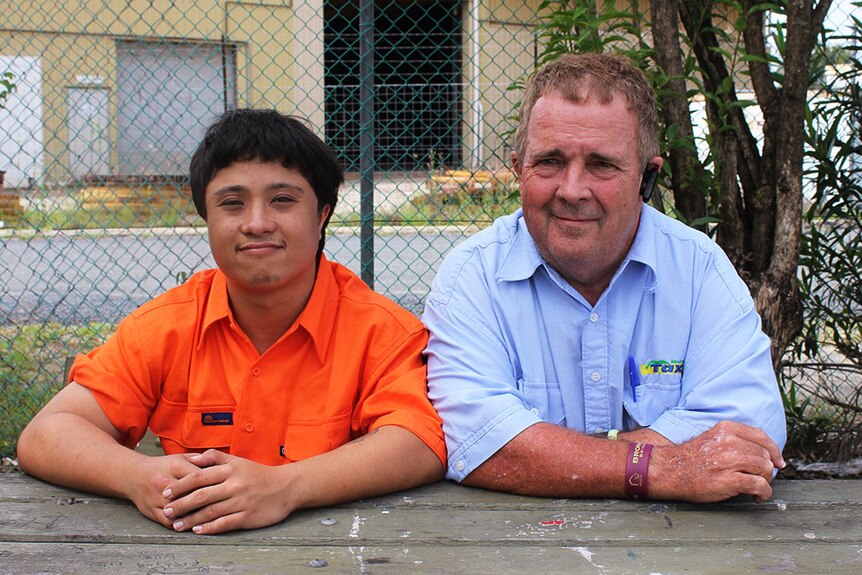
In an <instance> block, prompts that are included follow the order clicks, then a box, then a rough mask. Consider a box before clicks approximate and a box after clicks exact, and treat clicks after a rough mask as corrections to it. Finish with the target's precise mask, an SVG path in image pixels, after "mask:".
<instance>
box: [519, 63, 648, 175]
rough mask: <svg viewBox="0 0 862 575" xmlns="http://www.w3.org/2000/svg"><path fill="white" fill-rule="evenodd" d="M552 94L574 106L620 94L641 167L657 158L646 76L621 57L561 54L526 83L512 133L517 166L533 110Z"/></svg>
mask: <svg viewBox="0 0 862 575" xmlns="http://www.w3.org/2000/svg"><path fill="white" fill-rule="evenodd" d="M552 92H553V93H557V94H559V95H560V96H562V97H563V98H565V99H566V100H569V101H571V102H575V103H584V102H587V101H589V100H590V99H593V98H595V99H596V100H597V101H598V102H601V103H602V104H608V103H610V101H611V100H612V99H613V97H614V95H615V94H622V95H624V96H625V97H626V100H627V101H628V109H630V110H633V111H634V113H635V116H636V117H637V125H638V133H637V141H638V149H639V151H640V154H639V156H640V161H641V167H646V165H647V162H649V160H650V159H651V158H654V157H655V156H658V155H659V153H660V151H661V150H660V148H659V142H658V111H657V110H656V98H655V91H654V90H653V88H652V86H651V85H650V82H649V80H648V79H647V77H646V75H645V74H644V73H643V72H642V71H641V70H640V68H638V67H637V66H636V65H635V63H634V62H633V61H632V60H631V59H629V58H627V57H625V56H621V55H617V54H610V53H595V52H589V53H585V54H564V55H563V56H561V57H559V58H557V59H556V60H552V61H551V62H548V63H547V64H545V65H544V66H542V67H541V68H539V70H538V71H537V72H536V73H535V74H534V75H533V76H532V77H531V78H530V79H529V80H528V82H527V86H526V87H525V89H524V101H523V102H522V104H521V111H520V116H519V122H518V129H517V131H516V132H515V156H516V158H517V159H518V162H519V163H523V161H524V151H525V149H526V147H527V127H528V126H529V124H530V114H531V113H532V111H533V107H534V106H535V105H536V101H538V99H539V98H541V97H542V96H544V95H546V94H549V93H552Z"/></svg>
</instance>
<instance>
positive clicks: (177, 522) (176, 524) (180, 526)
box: [174, 521, 185, 531]
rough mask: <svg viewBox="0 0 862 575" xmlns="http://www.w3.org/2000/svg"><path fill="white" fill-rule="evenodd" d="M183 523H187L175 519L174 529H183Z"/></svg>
mask: <svg viewBox="0 0 862 575" xmlns="http://www.w3.org/2000/svg"><path fill="white" fill-rule="evenodd" d="M183 525H185V523H183V522H182V521H174V529H175V530H176V531H179V530H180V529H182V528H183Z"/></svg>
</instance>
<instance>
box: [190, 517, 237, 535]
mask: <svg viewBox="0 0 862 575" xmlns="http://www.w3.org/2000/svg"><path fill="white" fill-rule="evenodd" d="M236 529H244V526H243V525H242V513H231V514H228V515H222V516H220V517H218V518H216V519H214V520H212V521H207V522H204V523H198V524H196V525H195V526H194V527H192V531H194V532H195V533H197V534H198V535H216V534H218V533H225V532H227V531H234V530H236Z"/></svg>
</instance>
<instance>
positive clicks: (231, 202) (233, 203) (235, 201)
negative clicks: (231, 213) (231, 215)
mask: <svg viewBox="0 0 862 575" xmlns="http://www.w3.org/2000/svg"><path fill="white" fill-rule="evenodd" d="M242 205H243V204H242V200H240V199H239V198H230V197H228V198H223V199H222V200H221V201H220V202H219V203H218V207H220V208H240V207H242Z"/></svg>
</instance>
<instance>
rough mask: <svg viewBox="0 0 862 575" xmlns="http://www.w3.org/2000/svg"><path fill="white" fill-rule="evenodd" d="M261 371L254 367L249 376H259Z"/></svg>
mask: <svg viewBox="0 0 862 575" xmlns="http://www.w3.org/2000/svg"><path fill="white" fill-rule="evenodd" d="M262 371H263V370H262V369H261V368H259V367H256V368H254V369H253V370H251V374H252V375H253V376H255V377H257V376H258V375H260V374H261V372H262Z"/></svg>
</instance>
